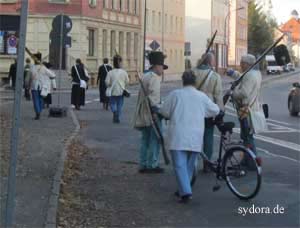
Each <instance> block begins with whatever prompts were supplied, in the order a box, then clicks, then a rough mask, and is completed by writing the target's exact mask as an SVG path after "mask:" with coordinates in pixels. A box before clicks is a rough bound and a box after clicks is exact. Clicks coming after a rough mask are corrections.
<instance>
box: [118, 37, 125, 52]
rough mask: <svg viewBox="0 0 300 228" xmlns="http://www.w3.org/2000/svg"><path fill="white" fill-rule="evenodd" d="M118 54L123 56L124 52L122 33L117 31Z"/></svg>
mask: <svg viewBox="0 0 300 228" xmlns="http://www.w3.org/2000/svg"><path fill="white" fill-rule="evenodd" d="M119 54H120V55H121V56H123V54H124V33H123V32H120V33H119Z"/></svg>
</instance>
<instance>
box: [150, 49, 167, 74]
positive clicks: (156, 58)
mask: <svg viewBox="0 0 300 228" xmlns="http://www.w3.org/2000/svg"><path fill="white" fill-rule="evenodd" d="M148 59H149V62H150V65H151V66H153V65H161V66H163V67H164V70H167V69H168V68H169V67H168V66H167V65H165V64H164V61H165V56H164V54H163V53H162V52H160V51H153V52H150V53H149V55H148Z"/></svg>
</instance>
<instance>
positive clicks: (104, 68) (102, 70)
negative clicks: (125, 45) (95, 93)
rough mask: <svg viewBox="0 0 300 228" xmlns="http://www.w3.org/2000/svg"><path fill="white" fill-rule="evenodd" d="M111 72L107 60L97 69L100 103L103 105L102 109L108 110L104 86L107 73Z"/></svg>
mask: <svg viewBox="0 0 300 228" xmlns="http://www.w3.org/2000/svg"><path fill="white" fill-rule="evenodd" d="M111 70H112V67H111V66H110V65H109V64H108V58H104V59H103V65H101V66H100V67H99V70H98V79H97V84H98V85H99V94H100V103H102V104H103V109H106V110H108V104H109V97H107V96H106V94H105V92H106V88H107V87H106V84H105V79H106V76H107V73H108V72H109V71H111Z"/></svg>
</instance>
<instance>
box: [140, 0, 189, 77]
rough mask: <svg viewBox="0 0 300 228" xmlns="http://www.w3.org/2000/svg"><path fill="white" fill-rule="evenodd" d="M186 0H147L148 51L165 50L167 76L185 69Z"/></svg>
mask: <svg viewBox="0 0 300 228" xmlns="http://www.w3.org/2000/svg"><path fill="white" fill-rule="evenodd" d="M184 43H185V0H146V42H145V46H146V47H145V48H146V51H148V52H149V51H151V50H159V51H163V52H164V54H165V55H166V56H167V57H166V60H165V62H166V64H167V65H168V66H169V69H168V70H167V71H165V76H166V78H168V79H169V78H172V77H175V76H178V75H181V74H182V72H183V71H184ZM146 68H147V63H146Z"/></svg>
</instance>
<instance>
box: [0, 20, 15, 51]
mask: <svg viewBox="0 0 300 228" xmlns="http://www.w3.org/2000/svg"><path fill="white" fill-rule="evenodd" d="M7 21H9V22H10V23H5V22H7ZM19 27H20V17H19V16H13V15H0V54H4V55H16V54H17V40H18V38H19Z"/></svg>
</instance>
